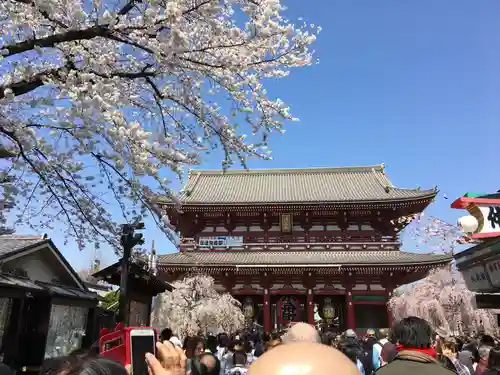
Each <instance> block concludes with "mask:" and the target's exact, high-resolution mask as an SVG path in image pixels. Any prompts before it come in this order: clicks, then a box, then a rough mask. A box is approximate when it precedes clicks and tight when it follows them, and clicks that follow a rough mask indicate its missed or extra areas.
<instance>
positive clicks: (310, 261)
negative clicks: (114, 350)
mask: <svg viewBox="0 0 500 375" xmlns="http://www.w3.org/2000/svg"><path fill="white" fill-rule="evenodd" d="M451 259H452V257H451V255H447V254H417V253H409V252H404V251H269V252H267V251H234V252H225V251H224V252H222V251H220V252H210V251H190V252H182V253H180V252H178V253H170V254H163V255H160V256H159V257H158V265H159V266H198V267H203V266H238V265H245V266H252V265H253V266H255V267H258V266H286V265H290V266H321V265H366V266H370V265H373V266H380V265H405V264H407V265H413V264H418V265H420V264H441V263H447V262H449V261H451Z"/></svg>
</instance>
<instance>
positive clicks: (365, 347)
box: [359, 336, 380, 375]
mask: <svg viewBox="0 0 500 375" xmlns="http://www.w3.org/2000/svg"><path fill="white" fill-rule="evenodd" d="M376 343H377V339H376V338H375V337H373V336H369V337H366V338H365V339H364V340H363V341H362V343H361V355H360V358H359V360H360V361H361V363H362V364H363V368H364V369H365V375H372V374H373V372H374V371H375V370H376V369H377V368H378V367H380V365H378V366H377V364H378V363H379V361H378V358H379V357H378V354H377V351H376V350H374V348H373V346H374V345H375V344H376ZM375 359H376V361H375Z"/></svg>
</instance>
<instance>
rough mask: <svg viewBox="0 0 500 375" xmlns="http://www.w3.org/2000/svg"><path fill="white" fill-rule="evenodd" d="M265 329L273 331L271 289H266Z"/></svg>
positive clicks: (264, 305)
mask: <svg viewBox="0 0 500 375" xmlns="http://www.w3.org/2000/svg"><path fill="white" fill-rule="evenodd" d="M262 307H263V308H264V331H265V332H271V331H272V327H271V296H270V295H269V290H268V289H264V304H263V306H262Z"/></svg>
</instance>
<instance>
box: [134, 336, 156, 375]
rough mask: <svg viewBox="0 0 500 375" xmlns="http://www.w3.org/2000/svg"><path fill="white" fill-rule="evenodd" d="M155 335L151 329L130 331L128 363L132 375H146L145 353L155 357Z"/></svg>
mask: <svg viewBox="0 0 500 375" xmlns="http://www.w3.org/2000/svg"><path fill="white" fill-rule="evenodd" d="M155 345H156V334H155V331H154V330H153V329H151V328H144V329H140V328H137V329H132V330H130V361H131V367H132V375H148V365H147V363H146V353H151V354H153V355H155V354H156V353H155V349H156V347H155Z"/></svg>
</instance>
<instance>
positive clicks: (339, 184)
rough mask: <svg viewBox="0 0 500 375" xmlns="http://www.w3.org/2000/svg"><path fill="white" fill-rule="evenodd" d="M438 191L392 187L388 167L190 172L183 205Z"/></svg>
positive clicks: (400, 196)
mask: <svg viewBox="0 0 500 375" xmlns="http://www.w3.org/2000/svg"><path fill="white" fill-rule="evenodd" d="M436 193H437V190H436V188H433V189H429V190H420V189H419V188H415V189H401V188H396V187H394V186H392V184H391V182H390V180H389V179H388V177H387V175H386V173H385V170H384V165H376V166H368V167H343V168H305V169H267V170H228V171H221V170H211V171H206V170H205V171H202V170H191V171H190V173H189V179H188V182H187V185H186V186H185V188H184V189H183V192H182V193H181V195H180V200H181V201H182V202H183V203H184V204H257V203H306V202H317V203H328V202H360V201H362V202H363V201H364V202H383V201H392V200H415V199H421V198H433V197H434V196H435V195H436Z"/></svg>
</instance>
